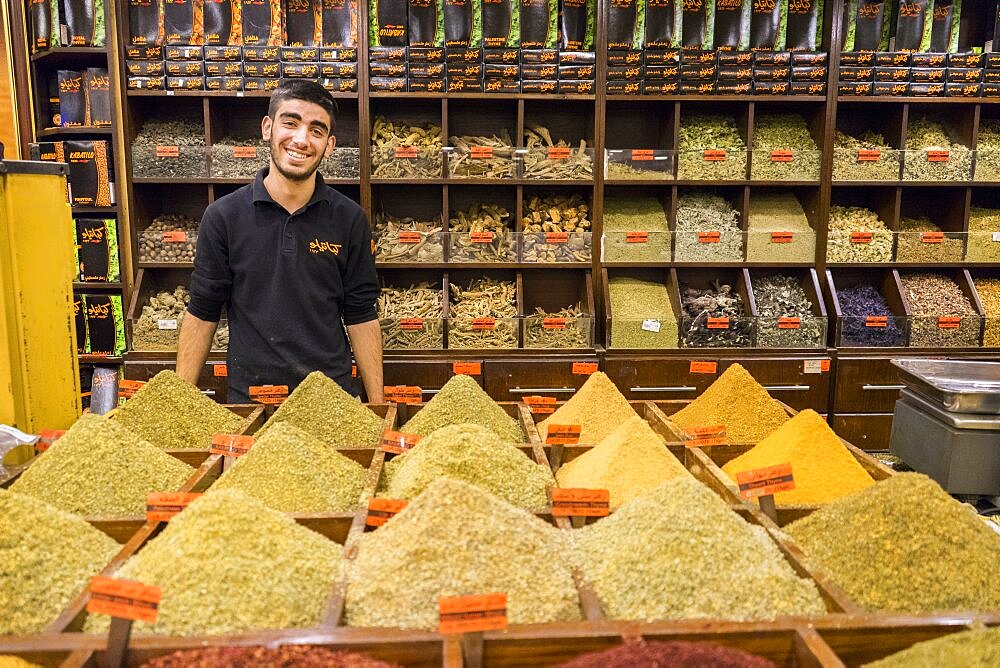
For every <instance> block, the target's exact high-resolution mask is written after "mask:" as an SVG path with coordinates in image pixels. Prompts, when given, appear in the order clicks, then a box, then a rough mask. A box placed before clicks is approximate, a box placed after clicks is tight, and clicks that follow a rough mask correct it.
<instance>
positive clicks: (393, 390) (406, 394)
mask: <svg viewBox="0 0 1000 668" xmlns="http://www.w3.org/2000/svg"><path fill="white" fill-rule="evenodd" d="M382 394H383V396H385V400H386V401H391V402H393V403H396V404H419V403H420V400H421V399H422V398H423V396H424V392H423V390H421V389H420V388H419V387H417V386H415V385H386V386H385V387H383V388H382Z"/></svg>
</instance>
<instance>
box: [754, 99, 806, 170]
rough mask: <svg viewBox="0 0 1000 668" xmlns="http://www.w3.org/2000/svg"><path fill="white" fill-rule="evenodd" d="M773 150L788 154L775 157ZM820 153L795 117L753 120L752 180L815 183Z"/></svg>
mask: <svg viewBox="0 0 1000 668" xmlns="http://www.w3.org/2000/svg"><path fill="white" fill-rule="evenodd" d="M777 151H784V152H790V153H791V159H790V160H788V159H787V154H777V153H776V152H777ZM820 156H821V152H820V150H819V147H818V146H817V145H816V142H815V140H814V139H813V137H812V134H810V132H809V126H808V125H806V120H805V119H804V118H802V117H801V116H799V115H798V114H761V115H760V116H755V117H754V121H753V151H752V153H751V157H750V178H751V179H754V180H755V181H818V180H819V163H820Z"/></svg>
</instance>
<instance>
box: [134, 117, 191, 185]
mask: <svg viewBox="0 0 1000 668" xmlns="http://www.w3.org/2000/svg"><path fill="white" fill-rule="evenodd" d="M175 148H176V150H174V149H175ZM132 174H133V176H135V177H150V176H156V177H163V178H197V177H207V176H208V160H207V157H206V155H205V127H204V124H203V123H202V122H201V121H200V120H196V119H194V118H179V119H177V120H172V121H167V120H159V119H150V120H148V121H146V122H145V123H143V124H142V127H141V128H140V129H139V134H137V135H136V137H135V139H134V140H132Z"/></svg>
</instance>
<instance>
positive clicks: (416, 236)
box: [396, 232, 424, 244]
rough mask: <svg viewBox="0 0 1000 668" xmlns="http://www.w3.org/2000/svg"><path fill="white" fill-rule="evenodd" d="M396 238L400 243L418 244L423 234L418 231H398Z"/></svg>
mask: <svg viewBox="0 0 1000 668" xmlns="http://www.w3.org/2000/svg"><path fill="white" fill-rule="evenodd" d="M396 238H397V239H398V240H399V243H401V244H419V243H420V240H421V239H423V238H424V236H423V235H422V234H420V232H399V233H398V235H397V237H396Z"/></svg>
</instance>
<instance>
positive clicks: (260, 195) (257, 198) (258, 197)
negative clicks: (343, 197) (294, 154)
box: [250, 165, 332, 209]
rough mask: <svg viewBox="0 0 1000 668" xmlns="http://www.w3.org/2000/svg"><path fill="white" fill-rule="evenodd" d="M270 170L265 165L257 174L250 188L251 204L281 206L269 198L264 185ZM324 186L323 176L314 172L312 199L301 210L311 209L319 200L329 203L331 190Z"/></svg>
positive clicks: (269, 194) (268, 166)
mask: <svg viewBox="0 0 1000 668" xmlns="http://www.w3.org/2000/svg"><path fill="white" fill-rule="evenodd" d="M270 169H271V166H270V165H267V166H265V167H262V168H261V169H260V171H258V172H257V176H256V177H255V178H254V180H253V184H252V185H251V186H250V189H251V192H252V195H253V202H254V204H256V203H257V202H270V203H271V204H274V205H275V206H281V205H280V204H278V203H277V202H275V201H274V198H273V197H271V193H269V192H267V187H266V186H265V185H264V178H265V177H266V176H267V175H268V173H269V171H270ZM325 186H326V184H325V183H324V181H323V175H322V174H320V173H319V170H316V187H315V188H314V189H313V194H312V197H310V198H309V201H308V202H306V205H305V206H304V207H302V208H303V209H308V208H309V207H311V206H312V205H313V204H315V203H316V202H318V201H320V200H324V199H325V200H327V201H330V200H331V195H332V193H331V190H332V189H331V188H327V187H325Z"/></svg>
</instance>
